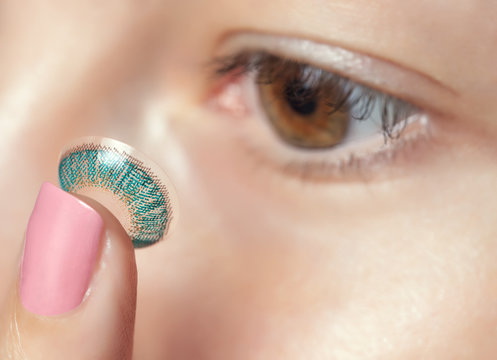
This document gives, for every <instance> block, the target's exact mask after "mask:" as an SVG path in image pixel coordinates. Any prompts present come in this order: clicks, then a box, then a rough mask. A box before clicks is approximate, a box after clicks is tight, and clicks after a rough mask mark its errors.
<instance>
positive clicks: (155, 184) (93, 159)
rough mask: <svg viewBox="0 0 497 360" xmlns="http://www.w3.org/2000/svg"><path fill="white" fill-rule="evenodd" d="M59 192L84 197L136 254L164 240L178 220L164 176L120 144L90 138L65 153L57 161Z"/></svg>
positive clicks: (78, 141)
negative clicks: (105, 213)
mask: <svg viewBox="0 0 497 360" xmlns="http://www.w3.org/2000/svg"><path fill="white" fill-rule="evenodd" d="M59 182H60V186H61V188H62V189H63V190H65V191H68V192H70V193H74V194H80V195H85V196H88V197H90V198H92V199H94V200H96V201H98V202H100V203H101V204H102V205H104V206H105V207H106V208H107V209H108V210H109V211H110V212H112V214H113V215H114V216H115V217H116V218H117V219H118V220H119V221H120V223H121V225H122V226H123V228H124V229H125V230H126V232H127V233H128V235H129V237H130V238H131V240H132V241H133V245H134V247H135V248H140V247H145V246H149V245H152V244H155V243H156V242H158V241H160V240H162V239H164V238H165V236H166V234H167V233H168V232H169V231H170V229H171V228H172V226H173V223H174V222H175V221H176V218H177V207H178V206H177V197H176V192H175V190H174V187H173V185H172V183H171V181H170V180H169V178H168V177H167V176H166V174H165V173H164V171H163V170H162V169H161V168H160V167H159V166H158V165H157V164H155V163H154V162H153V161H151V160H149V159H148V158H147V157H146V156H145V155H143V154H142V153H140V152H139V151H137V150H135V149H134V148H132V147H131V146H129V145H127V144H125V143H122V142H120V141H117V140H114V139H109V138H104V137H97V136H89V137H83V138H79V139H76V140H74V141H73V142H71V143H69V144H68V145H66V146H65V147H64V149H63V150H62V152H61V155H60V159H59Z"/></svg>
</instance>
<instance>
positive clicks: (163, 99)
mask: <svg viewBox="0 0 497 360" xmlns="http://www.w3.org/2000/svg"><path fill="white" fill-rule="evenodd" d="M496 16H497V4H496V3H494V2H491V1H481V0H480V1H478V0H464V1H458V2H453V1H447V0H435V1H429V2H428V1H410V0H409V1H393V0H381V1H375V2H371V1H366V0H364V1H359V0H355V1H345V0H344V1H338V0H333V1H319V0H313V1H297V0H286V1H283V0H276V1H259V0H256V1H236V2H234V1H227V0H215V1H205V0H192V1H188V2H185V1H183V2H182V1H172V0H166V1H160V2H159V1H147V2H134V1H120V2H112V1H99V2H98V3H96V2H85V1H79V2H78V1H73V2H71V4H70V5H69V4H66V3H64V2H58V1H54V2H53V5H51V6H46V3H43V4H42V3H41V2H40V3H39V2H37V1H28V2H23V3H22V4H21V3H19V2H16V1H3V2H2V3H1V4H0V48H1V49H2V51H1V53H2V56H1V57H0V133H1V134H2V142H1V143H0V149H1V150H0V154H1V155H0V166H1V168H2V169H4V171H2V172H1V175H0V191H1V194H2V199H3V200H2V202H1V204H0V219H2V220H1V221H2V224H1V225H2V226H0V240H1V241H2V244H3V248H2V251H1V252H0V270H1V271H0V274H1V275H0V279H1V281H0V294H5V296H3V298H4V302H5V303H8V301H9V300H8V298H9V297H8V294H9V290H8V289H9V288H10V286H11V284H12V283H13V282H15V280H16V278H17V272H18V263H19V254H20V253H21V252H22V244H23V233H24V229H25V226H26V223H27V219H28V218H29V214H30V211H31V210H32V206H33V203H34V199H35V197H36V193H37V191H38V189H39V186H40V184H41V183H42V182H43V181H51V182H53V183H57V172H56V166H57V158H58V153H59V151H60V149H61V148H62V147H63V146H64V144H66V143H67V142H69V141H70V140H72V139H73V138H75V137H78V136H83V135H88V134H94V135H101V136H108V137H112V138H117V139H120V140H122V141H124V142H126V143H128V144H130V145H132V146H134V147H136V148H137V149H140V150H141V151H142V152H144V153H146V154H148V155H149V156H150V157H151V158H152V159H153V160H154V161H156V162H157V163H159V164H160V165H161V166H162V167H163V168H164V169H165V171H166V172H167V174H168V175H169V177H170V179H171V181H172V182H173V183H174V184H175V186H176V190H177V192H178V198H179V204H180V214H179V221H178V224H177V227H176V228H175V229H174V231H173V234H172V235H171V236H170V238H169V239H168V240H167V241H164V242H162V243H159V244H157V245H154V246H152V247H149V248H146V249H141V250H139V251H137V252H136V264H137V265H136V266H137V270H138V289H137V292H138V298H137V310H136V323H135V341H134V350H133V356H134V358H136V359H164V358H166V359H303V358H305V359H340V360H342V359H343V360H348V359H364V360H376V359H382V360H383V359H388V360H389V359H392V360H393V359H403V360H408V359H437V360H441V359H451V360H454V359H482V360H483V359H488V360H490V359H495V358H496V357H497V341H496V340H497V330H496V329H497V326H496V325H497V311H496V309H495V303H496V300H497V286H496V282H495V278H496V277H497V262H496V261H495V259H496V258H497V242H496V235H497V225H496V224H497V205H496V204H497V192H496V191H495V184H496V180H497V165H496V164H495V158H496V157H495V156H496V151H497V141H496V140H497V121H496V119H497V102H496V101H495V97H496V95H497V67H496V66H495V59H496V58H497V46H495V44H496V43H497V22H495V21H494V20H493V19H495V18H496ZM26 24H29V26H26ZM240 32H245V33H258V34H261V33H263V34H270V35H278V36H288V37H295V38H301V39H309V40H313V41H318V42H322V43H326V44H329V45H334V46H341V47H343V48H345V49H348V50H351V51H354V52H357V53H360V54H367V55H369V56H371V58H373V59H383V60H384V61H386V62H388V63H389V64H391V66H392V67H394V68H396V69H404V70H401V72H402V71H404V72H405V73H409V74H410V75H409V76H406V78H405V79H404V80H403V81H404V82H403V83H402V85H403V88H404V89H407V90H404V91H406V92H407V93H408V97H412V98H420V97H423V96H425V95H424V94H426V93H425V92H423V93H421V91H420V90H419V88H418V87H416V86H413V88H410V87H409V84H410V82H409V79H413V83H414V81H415V79H414V78H416V79H420V78H423V79H425V78H430V79H432V80H433V81H431V82H430V85H428V89H427V90H426V91H427V93H429V94H430V96H429V104H426V105H427V107H429V108H430V122H431V124H432V126H433V129H434V135H433V137H432V138H430V139H429V140H427V141H426V142H425V143H423V144H422V146H414V147H413V148H412V149H411V150H412V151H410V152H409V153H408V155H405V156H401V159H400V160H398V161H396V162H395V163H394V164H392V165H383V166H380V167H378V169H376V170H373V171H381V176H380V175H378V176H377V175H375V176H373V177H372V178H370V179H368V180H361V179H350V178H348V179H346V180H338V179H333V180H330V181H313V180H312V179H301V178H299V177H296V176H294V175H291V174H288V173H286V172H283V171H280V170H278V169H277V167H276V166H270V165H267V163H266V162H264V161H261V160H260V159H259V158H258V157H257V156H254V155H253V154H252V153H251V152H250V151H247V149H246V148H245V147H244V146H243V145H241V143H240V141H238V138H237V135H238V131H239V129H238V128H239V126H238V125H239V124H240V127H241V128H242V129H249V130H247V131H250V132H249V134H250V135H251V136H253V137H254V138H258V136H259V133H258V132H261V135H260V136H263V135H262V133H263V131H264V130H263V128H262V127H256V126H255V125H251V119H252V120H254V119H255V118H256V117H258V116H257V114H258V112H254V113H252V114H249V115H246V116H243V117H242V119H240V118H239V117H237V116H235V115H233V114H232V113H230V110H229V109H228V110H219V109H218V108H217V107H216V106H212V104H213V103H216V101H217V100H218V93H216V92H215V91H214V90H213V88H214V85H213V82H214V81H213V80H212V76H210V73H209V69H208V67H206V64H207V63H209V62H210V61H211V60H212V58H213V56H215V55H216V54H217V49H218V48H219V47H220V46H221V45H222V44H223V42H225V41H226V39H229V38H230V36H233V35H234V34H237V33H240ZM405 69H408V70H405ZM356 80H357V81H361V79H356ZM387 80H388V79H386V80H385V81H386V82H387V83H388V81H387ZM387 87H388V86H387ZM444 89H445V90H444ZM447 89H450V91H446V90H447ZM379 90H383V91H386V92H389V93H393V95H396V91H397V90H396V89H393V87H389V88H385V89H382V88H380V89H379ZM399 91H400V90H399ZM425 97H426V96H425ZM422 105H423V106H424V105H425V104H422ZM420 106H421V105H420ZM421 107H422V106H421ZM238 121H240V123H239V122H238ZM259 121H261V120H259ZM97 290H98V289H97ZM101 316H102V317H103V318H105V317H106V316H107V315H106V313H105V312H103V313H102V314H101Z"/></svg>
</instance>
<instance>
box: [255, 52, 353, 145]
mask: <svg viewBox="0 0 497 360" xmlns="http://www.w3.org/2000/svg"><path fill="white" fill-rule="evenodd" d="M279 62H280V61H278V59H276V58H271V59H270V64H269V66H275V67H276V68H279V69H280V72H279V74H278V76H277V77H274V78H273V76H274V74H271V73H270V69H268V67H267V66H263V67H262V68H261V71H260V72H259V73H258V78H257V84H258V92H259V96H260V100H261V104H262V106H263V107H264V110H265V113H266V114H267V117H268V120H269V121H270V123H271V125H272V126H273V128H274V130H275V131H276V133H277V134H278V135H279V136H280V138H281V139H282V140H283V141H285V142H287V143H288V144H291V145H293V146H296V147H302V148H309V149H318V148H328V147H332V146H335V145H337V144H340V143H341V142H342V141H343V139H344V138H345V136H346V133H347V129H348V127H349V120H350V114H349V112H350V110H351V109H350V108H349V106H348V104H347V103H346V102H343V104H340V103H339V102H341V97H342V94H341V93H340V89H338V88H336V87H335V86H331V85H332V84H330V83H323V81H322V80H323V79H322V74H321V71H319V70H318V69H315V68H311V67H308V66H303V65H301V64H298V63H295V62H283V63H281V64H278V63H279Z"/></svg>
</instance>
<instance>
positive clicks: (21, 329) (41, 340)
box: [0, 183, 137, 359]
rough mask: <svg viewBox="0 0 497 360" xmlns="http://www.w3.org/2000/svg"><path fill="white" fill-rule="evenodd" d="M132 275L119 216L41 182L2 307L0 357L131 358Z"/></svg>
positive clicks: (128, 246)
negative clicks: (15, 278) (18, 266)
mask: <svg viewBox="0 0 497 360" xmlns="http://www.w3.org/2000/svg"><path fill="white" fill-rule="evenodd" d="M88 204H90V205H91V206H90V205H88ZM136 280H137V277H136V264H135V257H134V249H133V246H132V243H131V241H130V239H129V237H128V236H127V235H126V233H125V232H124V230H123V229H122V227H121V226H120V224H119V222H118V221H117V220H116V219H115V218H114V217H113V216H112V215H111V214H110V213H109V212H108V211H107V210H106V209H104V208H103V207H102V206H100V205H99V204H97V203H95V202H92V201H90V200H88V199H85V201H82V200H81V199H78V198H76V197H74V196H72V195H70V194H68V193H66V192H64V191H62V190H60V189H59V188H57V187H55V186H54V185H52V184H49V183H45V184H43V185H42V187H41V190H40V193H39V195H38V198H37V200H36V204H35V207H34V210H33V213H32V214H31V217H30V220H29V223H28V226H27V230H26V240H25V246H24V253H23V258H22V261H21V269H20V276H19V281H18V286H16V287H14V288H13V290H12V293H11V301H10V303H9V305H8V307H7V309H6V310H5V313H4V314H3V315H4V317H3V318H4V321H3V324H1V325H2V328H3V329H4V332H3V335H2V340H3V341H2V345H1V346H0V354H1V355H2V356H0V358H2V359H3V358H9V359H10V358H13V359H18V358H19V359H21V358H22V359H24V358H27V359H130V358H131V353H132V340H133V329H134V318H135V307H136Z"/></svg>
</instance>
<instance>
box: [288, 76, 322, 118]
mask: <svg viewBox="0 0 497 360" xmlns="http://www.w3.org/2000/svg"><path fill="white" fill-rule="evenodd" d="M285 99H286V101H287V103H288V105H290V107H291V108H292V110H293V111H295V112H296V113H298V114H300V115H303V116H309V115H312V114H313V113H314V112H315V111H316V108H317V106H318V100H317V99H316V94H315V92H314V91H313V89H311V88H309V87H306V86H305V84H303V83H302V82H300V81H298V80H293V81H291V82H289V83H288V84H287V85H286V87H285Z"/></svg>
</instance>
